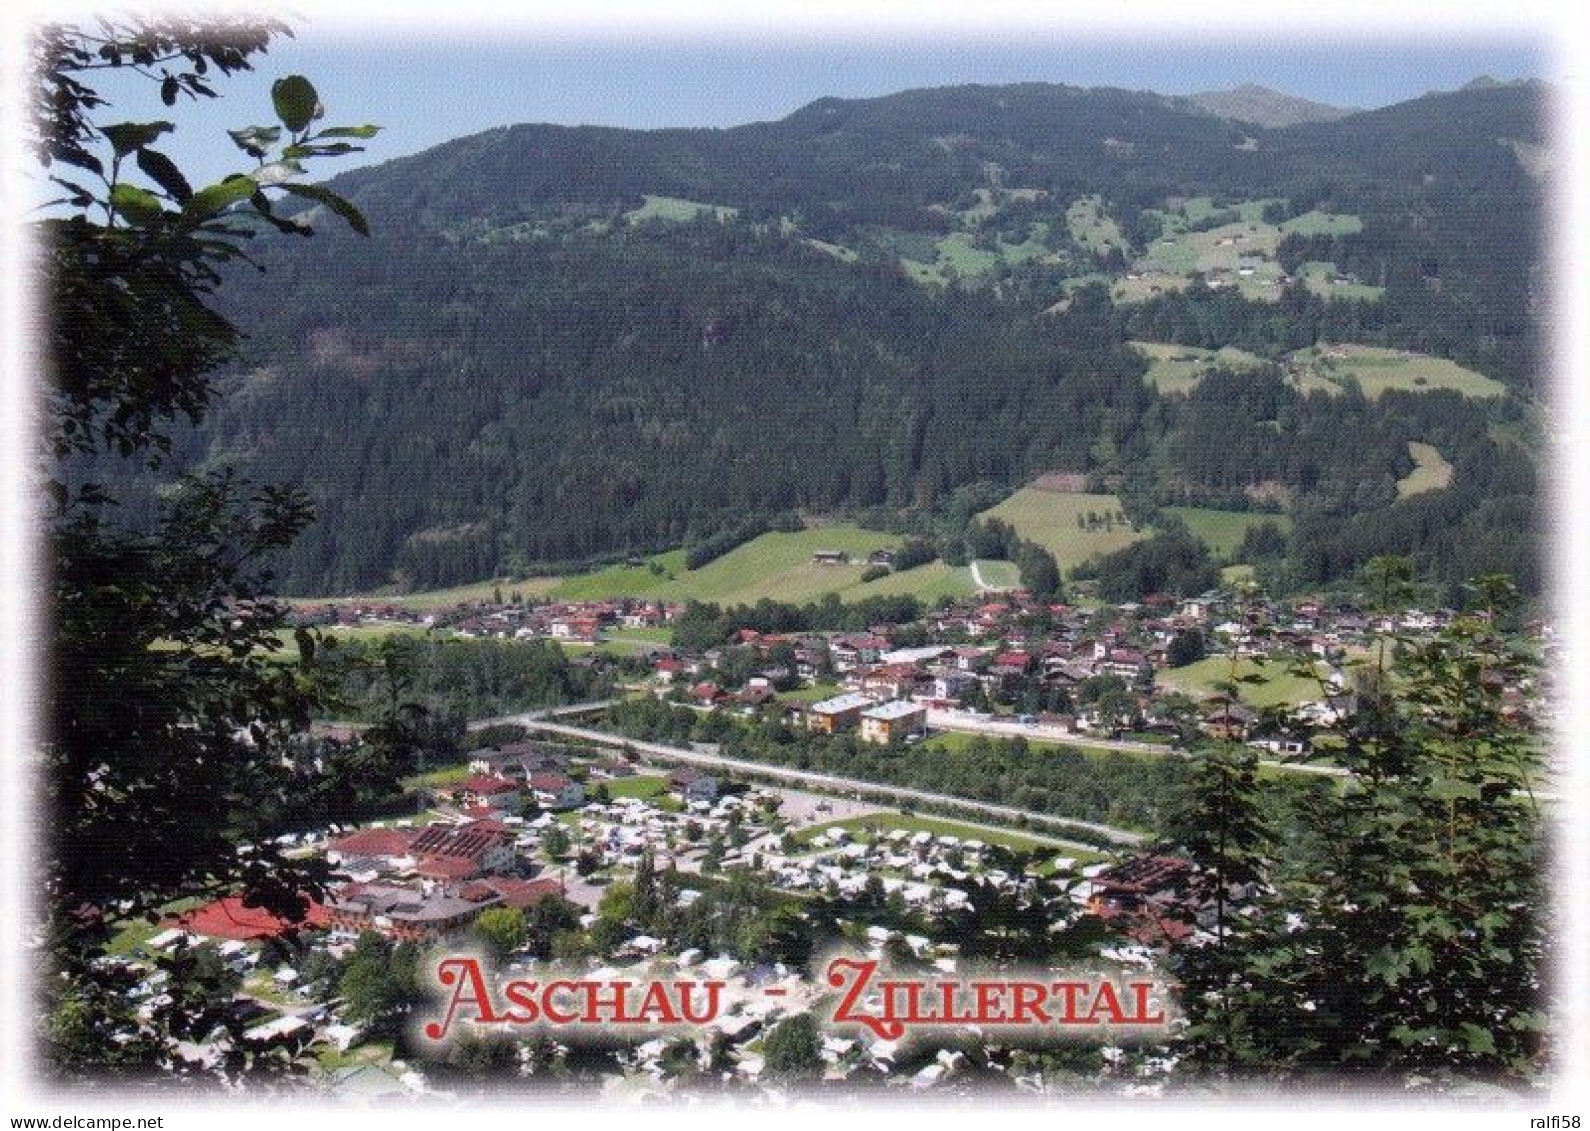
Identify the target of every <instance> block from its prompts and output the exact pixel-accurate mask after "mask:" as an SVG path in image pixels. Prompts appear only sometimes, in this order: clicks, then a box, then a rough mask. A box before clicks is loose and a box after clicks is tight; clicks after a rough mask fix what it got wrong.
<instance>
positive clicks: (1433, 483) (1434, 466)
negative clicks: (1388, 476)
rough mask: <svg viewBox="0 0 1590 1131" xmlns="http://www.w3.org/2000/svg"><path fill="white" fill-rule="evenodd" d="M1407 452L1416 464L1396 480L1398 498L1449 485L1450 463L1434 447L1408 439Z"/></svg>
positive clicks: (1450, 476) (1450, 481) (1450, 477)
mask: <svg viewBox="0 0 1590 1131" xmlns="http://www.w3.org/2000/svg"><path fill="white" fill-rule="evenodd" d="M1408 454H1409V455H1410V456H1412V457H1413V462H1414V464H1415V465H1416V466H1415V467H1414V469H1413V470H1412V471H1410V472H1408V474H1407V475H1405V476H1403V477H1402V478H1401V479H1399V480H1398V481H1397V497H1398V498H1399V499H1406V498H1407V497H1408V496H1409V495H1422V494H1424V493H1425V492H1426V491H1439V490H1441V489H1442V488H1443V487H1447V486H1450V485H1451V483H1452V465H1451V464H1450V463H1448V462H1447V461H1446V457H1445V456H1443V455H1442V454H1441V453H1440V452H1439V451H1437V450H1436V448H1435V447H1433V446H1432V445H1430V444H1421V443H1419V441H1417V440H1410V441H1408Z"/></svg>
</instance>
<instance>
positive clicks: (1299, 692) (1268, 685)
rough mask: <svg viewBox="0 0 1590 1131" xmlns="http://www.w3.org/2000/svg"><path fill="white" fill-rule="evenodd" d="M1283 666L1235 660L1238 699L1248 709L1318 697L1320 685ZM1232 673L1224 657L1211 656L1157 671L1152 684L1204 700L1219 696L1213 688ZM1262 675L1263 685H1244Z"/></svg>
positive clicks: (1273, 663) (1305, 701) (1281, 664)
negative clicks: (1243, 680)
mask: <svg viewBox="0 0 1590 1131" xmlns="http://www.w3.org/2000/svg"><path fill="white" fill-rule="evenodd" d="M1287 666H1288V665H1286V664H1283V663H1281V662H1279V661H1273V662H1268V663H1267V662H1265V661H1262V660H1239V661H1237V680H1238V683H1237V687H1238V697H1239V698H1240V699H1241V700H1242V701H1243V702H1244V703H1246V704H1248V706H1250V707H1274V706H1277V705H1280V704H1297V703H1307V702H1311V701H1313V700H1317V699H1319V698H1320V685H1319V683H1318V682H1317V681H1315V680H1312V679H1305V678H1303V677H1302V676H1296V675H1293V674H1291V673H1290V672H1289V671H1288V670H1287ZM1230 674H1231V661H1230V660H1228V659H1227V658H1226V657H1225V656H1210V657H1209V658H1208V659H1204V660H1199V661H1198V662H1197V663H1196V664H1188V665H1187V666H1186V667H1180V668H1171V669H1169V670H1167V671H1162V672H1156V673H1155V675H1154V682H1155V683H1156V684H1158V685H1159V686H1161V687H1167V688H1170V689H1172V690H1175V691H1180V692H1182V693H1183V694H1184V695H1190V696H1192V697H1193V698H1194V699H1205V698H1208V697H1210V696H1212V695H1216V694H1218V692H1217V691H1216V686H1217V685H1218V684H1221V683H1224V682H1225V681H1226V680H1227V679H1228V678H1229V676H1230ZM1255 675H1257V676H1262V677H1263V678H1264V679H1265V682H1264V683H1243V682H1241V680H1242V679H1243V678H1244V677H1247V676H1255Z"/></svg>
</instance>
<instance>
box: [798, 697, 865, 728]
mask: <svg viewBox="0 0 1590 1131" xmlns="http://www.w3.org/2000/svg"><path fill="white" fill-rule="evenodd" d="M875 702H877V700H875V699H874V698H873V697H872V696H870V695H863V694H861V693H860V692H851V693H850V694H848V695H837V696H835V697H834V698H832V699H824V700H823V701H822V702H820V703H813V704H812V705H811V706H810V707H808V708H806V725H807V727H808V728H810V729H811V730H814V731H817V732H818V733H819V734H837V733H839V732H840V731H842V730H849V729H850V728H851V727H854V726H857V725H859V724H860V722H861V712H862V711H863V710H865V709H866V708H868V707H870V706H872V705H873V704H874V703H875Z"/></svg>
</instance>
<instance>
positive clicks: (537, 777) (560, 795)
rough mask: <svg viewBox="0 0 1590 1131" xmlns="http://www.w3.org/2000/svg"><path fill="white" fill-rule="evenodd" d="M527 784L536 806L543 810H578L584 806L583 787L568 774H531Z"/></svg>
mask: <svg viewBox="0 0 1590 1131" xmlns="http://www.w3.org/2000/svg"><path fill="white" fill-rule="evenodd" d="M529 784H530V789H531V791H532V792H533V793H534V794H535V799H536V804H537V805H539V806H541V808H543V809H552V810H563V809H578V808H579V807H580V806H581V805H584V804H585V787H584V786H583V785H581V784H580V783H579V782H577V781H575V780H574V779H573V778H571V777H569V775H568V774H562V773H556V772H548V773H542V774H531V775H530V783H529Z"/></svg>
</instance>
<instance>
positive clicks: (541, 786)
mask: <svg viewBox="0 0 1590 1131" xmlns="http://www.w3.org/2000/svg"><path fill="white" fill-rule="evenodd" d="M573 784H574V779H573V778H571V777H569V775H568V774H531V775H530V788H531V789H535V790H544V791H546V792H548V793H562V792H563V791H564V790H565V789H568V788H569V786H571V785H573Z"/></svg>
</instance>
